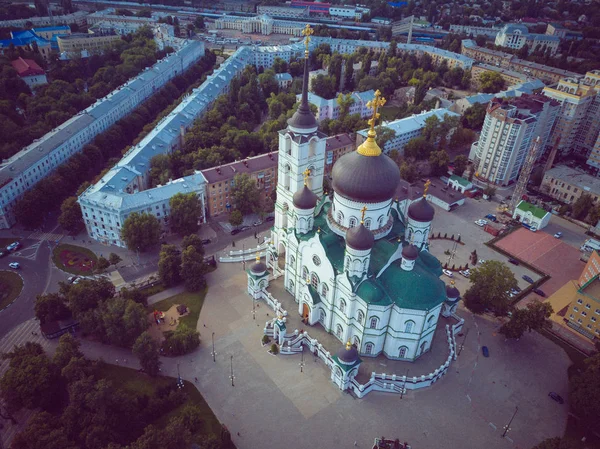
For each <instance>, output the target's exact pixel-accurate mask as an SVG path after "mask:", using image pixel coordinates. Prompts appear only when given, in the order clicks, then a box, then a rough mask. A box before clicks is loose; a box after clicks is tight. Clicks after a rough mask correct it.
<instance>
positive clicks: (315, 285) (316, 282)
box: [310, 273, 319, 290]
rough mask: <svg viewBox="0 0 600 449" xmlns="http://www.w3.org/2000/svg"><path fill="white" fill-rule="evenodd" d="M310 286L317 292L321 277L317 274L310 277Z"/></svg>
mask: <svg viewBox="0 0 600 449" xmlns="http://www.w3.org/2000/svg"><path fill="white" fill-rule="evenodd" d="M310 285H312V286H313V288H314V289H315V290H316V289H317V288H318V287H319V277H318V276H317V275H316V274H315V273H313V274H312V275H311V276H310Z"/></svg>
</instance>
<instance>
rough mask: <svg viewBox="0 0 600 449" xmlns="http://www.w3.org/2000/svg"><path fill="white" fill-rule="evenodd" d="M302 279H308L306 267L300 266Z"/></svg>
mask: <svg viewBox="0 0 600 449" xmlns="http://www.w3.org/2000/svg"><path fill="white" fill-rule="evenodd" d="M302 279H303V280H307V279H308V268H306V267H302Z"/></svg>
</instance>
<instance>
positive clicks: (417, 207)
mask: <svg viewBox="0 0 600 449" xmlns="http://www.w3.org/2000/svg"><path fill="white" fill-rule="evenodd" d="M434 214H435V210H434V209H433V206H432V205H431V204H429V203H428V202H427V199H425V197H423V198H421V199H420V200H419V201H415V202H414V203H412V204H411V205H410V206H409V207H408V218H412V219H413V220H416V221H420V222H422V223H429V222H431V221H432V220H433V215H434Z"/></svg>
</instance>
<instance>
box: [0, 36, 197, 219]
mask: <svg viewBox="0 0 600 449" xmlns="http://www.w3.org/2000/svg"><path fill="white" fill-rule="evenodd" d="M203 55H204V45H203V44H202V43H201V42H197V41H195V42H189V43H187V44H186V45H184V46H183V48H181V49H180V50H179V51H178V52H176V53H174V54H171V55H169V56H167V57H165V58H163V59H162V60H160V61H158V62H157V63H156V64H154V66H152V67H149V68H147V69H146V70H144V71H143V72H142V73H141V74H140V75H138V76H137V77H136V78H133V79H131V80H130V81H128V82H127V83H125V84H124V85H122V86H120V87H119V88H117V89H115V90H114V91H113V92H111V93H110V94H108V95H107V96H106V97H104V98H102V99H100V100H98V101H96V103H94V104H93V105H91V106H89V107H88V108H87V109H85V110H83V111H81V112H79V113H78V114H77V115H76V116H74V117H71V118H70V119H69V120H67V121H66V122H64V123H62V124H61V125H59V126H58V127H56V128H55V129H53V130H52V131H50V132H49V133H47V134H45V135H44V136H42V137H41V138H39V139H37V140H35V141H34V142H33V143H32V144H30V145H29V146H27V147H26V148H24V149H22V150H21V151H20V152H19V153H17V154H15V155H14V156H12V157H11V158H9V159H6V160H4V161H3V162H2V164H0V228H8V227H10V226H12V225H13V224H14V222H15V220H14V215H13V213H12V208H13V206H14V203H15V201H16V200H17V199H19V198H20V197H21V196H22V195H23V194H24V193H25V192H26V191H27V190H29V189H30V188H31V187H33V186H34V185H35V184H37V182H38V181H40V180H41V179H43V178H45V177H46V176H48V174H49V173H51V172H52V171H53V170H54V169H55V168H56V167H58V166H59V165H60V164H62V163H63V162H65V161H66V160H67V159H69V158H70V157H71V156H72V155H74V154H75V153H77V152H79V151H81V149H82V148H83V146H84V145H85V144H87V143H89V142H90V141H91V140H92V139H93V138H94V137H96V136H97V135H98V134H100V133H102V132H104V131H106V130H107V129H108V128H109V127H110V126H112V125H113V124H114V123H115V122H117V121H118V120H119V119H121V118H122V117H124V116H125V115H126V114H129V113H130V112H131V111H132V110H134V109H135V108H136V107H137V106H138V105H139V104H140V103H142V102H143V101H144V100H146V99H147V98H148V97H150V96H151V95H152V94H153V93H154V92H155V91H156V90H157V89H160V88H161V87H162V86H163V85H164V84H166V83H167V82H168V81H169V80H170V79H172V78H173V77H174V76H176V75H178V74H181V73H182V72H183V71H184V70H185V69H187V68H188V67H189V66H190V65H192V64H193V63H195V62H196V61H197V60H198V59H200V58H201V57H202V56H203Z"/></svg>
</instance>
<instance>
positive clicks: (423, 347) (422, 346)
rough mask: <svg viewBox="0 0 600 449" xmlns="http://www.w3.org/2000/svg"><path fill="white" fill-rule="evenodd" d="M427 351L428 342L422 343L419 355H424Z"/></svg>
mask: <svg viewBox="0 0 600 449" xmlns="http://www.w3.org/2000/svg"><path fill="white" fill-rule="evenodd" d="M426 349H427V342H426V341H424V342H423V343H421V349H420V350H419V354H423V353H424V352H425V350H426Z"/></svg>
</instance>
